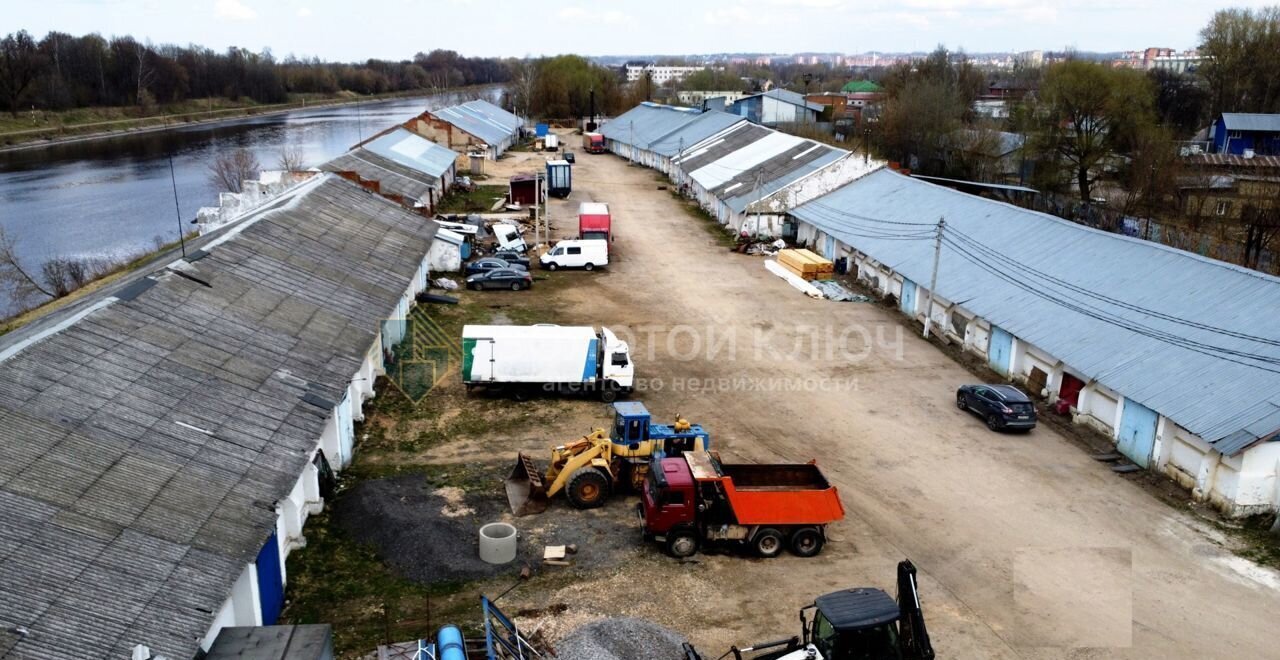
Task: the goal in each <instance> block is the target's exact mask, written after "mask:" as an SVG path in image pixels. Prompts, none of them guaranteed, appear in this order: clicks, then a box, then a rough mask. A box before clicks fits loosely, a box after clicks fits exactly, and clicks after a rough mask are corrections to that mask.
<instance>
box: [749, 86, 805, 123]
mask: <svg viewBox="0 0 1280 660" xmlns="http://www.w3.org/2000/svg"><path fill="white" fill-rule="evenodd" d="M822 109H823V106H821V105H819V104H817V103H811V102H809V101H806V100H805V98H804V97H803V96H801V95H799V94H797V93H795V92H789V91H787V90H785V89H771V90H769V91H767V92H763V93H760V94H754V95H752V96H747V97H744V98H741V99H738V100H737V101H734V102H733V105H732V106H730V109H729V113H730V114H735V115H738V116H740V117H746V118H747V121H750V122H752V123H756V124H762V125H764V126H775V125H777V124H792V123H796V124H812V123H814V122H816V121H818V113H820V112H822Z"/></svg>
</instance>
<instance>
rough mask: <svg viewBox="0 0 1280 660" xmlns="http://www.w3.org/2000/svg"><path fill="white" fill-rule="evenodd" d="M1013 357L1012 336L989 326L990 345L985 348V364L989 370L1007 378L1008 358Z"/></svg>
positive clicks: (996, 327)
mask: <svg viewBox="0 0 1280 660" xmlns="http://www.w3.org/2000/svg"><path fill="white" fill-rule="evenodd" d="M1011 355H1013V335H1011V334H1009V333H1007V332H1005V331H1004V330H1001V329H1000V327H999V326H994V325H993V326H991V343H990V345H988V346H987V362H988V363H990V364H991V368H992V369H995V370H996V371H998V372H1000V373H1002V374H1004V375H1006V376H1008V375H1009V357H1010V356H1011Z"/></svg>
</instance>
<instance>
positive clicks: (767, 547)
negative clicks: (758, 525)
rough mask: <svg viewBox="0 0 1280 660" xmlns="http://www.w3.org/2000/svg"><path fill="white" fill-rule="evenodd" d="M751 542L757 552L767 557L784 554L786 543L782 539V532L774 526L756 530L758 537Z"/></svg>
mask: <svg viewBox="0 0 1280 660" xmlns="http://www.w3.org/2000/svg"><path fill="white" fill-rule="evenodd" d="M751 543H752V545H754V546H755V549H756V554H757V555H760V556H761V557H764V558H765V559H772V558H774V557H777V556H778V555H780V554H782V548H783V546H785V545H786V544H785V543H783V541H782V532H779V531H778V530H776V529H774V528H772V527H766V528H764V529H762V530H760V531H759V532H756V538H755V539H754V540H753V541H752V542H751Z"/></svg>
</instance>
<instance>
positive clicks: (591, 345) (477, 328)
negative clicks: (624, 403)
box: [462, 324, 635, 402]
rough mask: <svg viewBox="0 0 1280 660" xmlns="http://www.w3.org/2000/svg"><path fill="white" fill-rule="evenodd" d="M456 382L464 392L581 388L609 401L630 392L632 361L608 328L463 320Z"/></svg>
mask: <svg viewBox="0 0 1280 660" xmlns="http://www.w3.org/2000/svg"><path fill="white" fill-rule="evenodd" d="M462 382H463V384H464V385H465V386H466V388H467V390H468V391H470V390H471V389H472V388H474V387H476V386H483V387H486V388H490V389H498V390H510V391H512V392H513V393H514V394H515V395H516V396H517V397H520V396H524V395H526V394H528V393H530V392H533V391H536V390H539V389H540V390H542V391H547V392H553V391H554V392H574V393H577V392H583V393H593V394H598V395H599V396H600V399H601V400H603V401H605V402H612V401H613V400H615V399H616V398H617V397H618V395H619V394H623V393H626V392H630V391H631V389H632V387H633V386H634V382H635V365H634V364H633V363H632V361H631V350H630V348H629V347H628V346H627V342H625V341H622V340H621V339H618V337H617V336H616V335H614V334H613V332H612V331H610V330H609V329H608V328H601V329H600V330H596V329H595V328H593V327H591V326H558V325H549V324H544V325H468V326H464V327H463V328H462Z"/></svg>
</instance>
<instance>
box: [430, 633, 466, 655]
mask: <svg viewBox="0 0 1280 660" xmlns="http://www.w3.org/2000/svg"><path fill="white" fill-rule="evenodd" d="M436 651H437V653H438V654H439V655H437V656H436V657H438V658H440V660H467V649H466V647H464V646H463V645H462V631H461V630H458V627H457V626H445V627H443V628H441V629H440V632H438V633H436Z"/></svg>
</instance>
